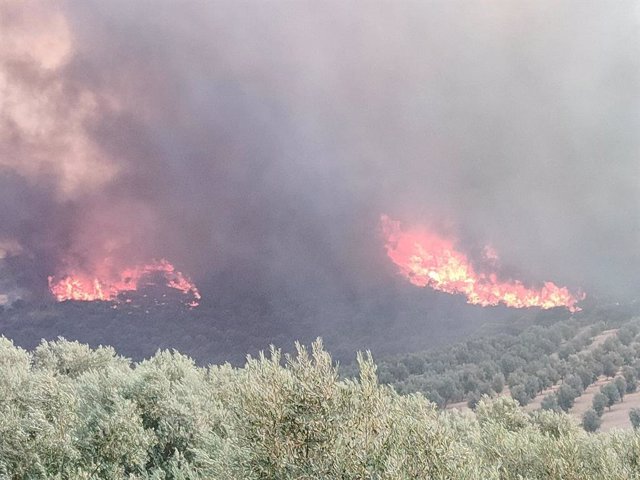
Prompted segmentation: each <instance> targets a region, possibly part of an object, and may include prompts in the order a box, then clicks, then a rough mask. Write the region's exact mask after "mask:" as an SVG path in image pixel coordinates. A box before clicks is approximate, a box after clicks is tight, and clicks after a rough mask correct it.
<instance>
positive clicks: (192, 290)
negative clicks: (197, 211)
mask: <svg viewBox="0 0 640 480" xmlns="http://www.w3.org/2000/svg"><path fill="white" fill-rule="evenodd" d="M153 275H161V276H162V278H163V279H164V281H165V282H166V286H167V287H169V288H173V289H176V290H179V291H180V292H182V293H183V294H185V295H188V296H189V298H190V299H191V300H190V302H189V303H188V305H189V306H191V307H196V306H198V304H199V300H200V298H201V296H200V292H199V291H198V288H197V287H196V286H195V285H194V284H193V283H192V282H191V281H190V280H189V279H188V278H187V276H185V275H184V274H183V273H182V272H179V271H177V270H176V269H175V267H174V266H173V265H172V264H171V263H169V262H168V261H167V260H165V259H162V260H160V261H156V262H153V263H150V264H148V265H138V266H135V267H133V268H127V269H125V270H123V271H122V272H120V273H119V274H118V275H116V276H115V277H114V278H97V277H94V276H91V275H86V274H82V273H73V274H69V275H65V276H64V277H63V278H61V279H60V280H57V279H55V278H54V277H53V276H51V277H49V290H50V291H51V293H52V294H53V296H54V297H55V298H56V300H58V301H59V302H63V301H65V300H80V301H94V300H108V301H114V300H117V299H118V296H119V295H120V294H121V293H124V292H132V291H135V290H138V288H139V287H140V286H142V285H143V282H144V281H145V279H148V278H149V277H150V276H153Z"/></svg>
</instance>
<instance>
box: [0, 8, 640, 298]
mask: <svg viewBox="0 0 640 480" xmlns="http://www.w3.org/2000/svg"><path fill="white" fill-rule="evenodd" d="M639 27H640V10H639V9H638V5H637V4H636V3H635V2H631V1H622V2H616V3H615V5H612V4H611V3H603V2H596V1H563V2H553V1H542V2H514V3H510V2H490V3H486V2H476V3H472V2H459V3H457V2H400V3H393V4H392V3H388V2H379V3H371V2H362V3H358V2H356V3H348V4H345V3H342V2H320V3H318V2H311V1H303V2H257V1H249V2H235V1H234V2H232V1H229V2H210V3H207V2H203V3H199V2H186V3H185V2H150V1H143V2H127V1H110V2H99V1H85V2H52V3H41V2H20V1H13V0H9V1H6V0H4V1H3V2H1V3H0V102H2V103H1V107H0V200H1V203H0V205H2V208H1V209H0V278H2V281H1V282H0V294H3V295H12V296H13V297H15V296H17V295H19V294H22V293H24V292H31V293H35V294H39V295H40V294H44V293H45V292H46V288H47V276H48V275H56V274H64V273H65V272H66V271H67V270H68V269H70V268H80V269H84V270H88V271H91V270H92V269H94V268H95V267H96V265H97V264H98V263H100V262H103V261H104V259H105V258H108V259H110V262H112V263H113V264H114V267H118V266H120V267H124V266H129V265H132V264H136V263H139V262H148V261H150V260H151V259H158V258H168V259H170V260H171V261H172V262H174V263H175V264H176V266H177V267H179V268H180V269H181V270H182V271H185V272H188V274H189V275H190V276H191V277H192V278H194V280H195V281H196V283H201V284H203V285H204V286H205V287H206V286H207V285H209V291H213V290H215V286H214V287H211V285H213V284H215V281H216V280H215V279H216V278H217V279H220V278H221V279H222V281H226V279H230V278H232V277H233V278H235V279H236V280H234V282H236V283H238V284H243V285H246V288H247V289H248V290H251V289H263V290H265V291H268V292H269V295H273V296H278V295H294V296H300V297H302V298H304V297H305V296H309V297H319V298H322V299H324V300H326V301H328V302H331V301H333V300H334V299H336V298H340V301H355V300H356V299H357V298H358V297H359V296H360V295H362V294H363V292H366V291H367V290H368V289H369V288H370V287H372V286H373V285H377V284H378V283H380V282H384V281H385V280H384V278H386V276H388V275H393V274H394V273H395V270H394V268H393V266H392V265H390V264H389V262H388V260H387V259H386V258H385V251H384V242H383V240H382V239H381V238H380V234H379V226H378V222H379V218H380V215H381V214H382V213H388V214H389V215H391V216H393V217H394V218H398V219H400V220H402V221H403V222H406V223H408V224H424V225H428V226H430V227H431V228H433V229H434V230H437V231H439V232H442V233H443V234H450V235H453V236H455V237H457V238H459V239H460V242H461V244H462V245H463V246H465V247H466V250H467V251H469V252H471V254H473V251H474V249H479V248H482V247H483V246H484V245H487V244H490V245H492V246H493V247H495V249H496V250H497V251H498V252H500V255H501V260H502V263H503V264H504V265H505V266H506V267H507V272H509V271H511V270H512V271H513V272H514V274H517V275H519V276H521V277H524V278H526V279H528V280H530V281H531V282H541V281H544V280H552V281H554V282H559V283H561V284H567V285H571V286H575V287H581V288H582V289H584V290H585V291H587V292H592V291H593V292H597V293H602V294H607V295H615V296H619V297H620V298H624V297H627V296H632V295H633V294H635V291H634V290H635V287H636V285H637V282H638V281H639V280H640V273H639V272H640V254H639V253H638V252H639V249H638V246H639V245H640V242H639V240H640V202H639V201H640V178H639V177H640V172H639V165H640V163H639V158H640V156H639V154H640V137H639V136H638V131H639V128H640V28H639ZM3 257H4V260H2V258H3ZM509 269H511V270H509ZM3 289H4V291H3ZM202 291H203V296H206V295H207V291H206V288H202ZM21 292H22V293H21ZM13 297H12V298H13ZM239 301H240V300H239Z"/></svg>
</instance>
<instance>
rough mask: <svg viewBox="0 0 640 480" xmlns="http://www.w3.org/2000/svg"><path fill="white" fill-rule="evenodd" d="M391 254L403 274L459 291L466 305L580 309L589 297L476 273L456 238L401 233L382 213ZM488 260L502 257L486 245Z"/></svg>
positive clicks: (423, 232)
mask: <svg viewBox="0 0 640 480" xmlns="http://www.w3.org/2000/svg"><path fill="white" fill-rule="evenodd" d="M380 222H381V226H382V231H383V234H384V236H385V240H386V249H387V255H388V256H389V258H390V259H391V260H392V261H393V262H394V263H395V264H396V265H397V266H398V267H400V272H401V273H402V275H404V276H405V277H407V279H408V280H409V281H410V282H411V283H412V284H414V285H417V286H419V287H427V286H429V287H431V288H433V289H435V290H439V291H441V292H446V293H451V294H456V293H460V294H463V295H465V296H466V297H467V303H471V304H475V305H482V306H488V305H498V304H500V303H502V304H504V305H506V306H508V307H513V308H525V307H540V308H543V309H548V308H554V307H565V308H567V309H568V310H569V311H571V312H576V311H579V310H580V308H579V307H578V306H576V303H577V302H578V301H580V300H582V299H584V297H585V295H584V294H582V295H578V296H574V295H573V294H571V293H570V292H569V290H568V289H567V288H566V287H558V286H557V285H555V284H554V283H552V282H544V285H543V286H542V288H539V289H534V288H529V287H526V286H524V285H523V284H522V282H520V281H518V280H509V281H501V280H499V279H498V275H497V274H496V273H495V272H477V271H476V270H475V269H474V267H473V265H472V264H471V262H470V261H469V259H468V258H467V256H466V255H465V254H463V253H461V252H459V251H457V250H456V248H455V245H454V242H453V241H452V240H449V239H445V238H442V237H440V236H438V235H436V234H434V233H432V232H429V231H427V230H425V229H421V228H420V229H413V230H407V231H403V230H402V229H401V227H400V222H397V221H394V220H392V219H390V218H389V217H388V216H386V215H383V216H382V217H381V220H380ZM484 251H485V256H486V257H487V260H488V261H489V262H488V263H490V264H495V262H497V259H498V256H497V253H496V252H495V250H494V249H493V248H492V247H486V248H485V250H484Z"/></svg>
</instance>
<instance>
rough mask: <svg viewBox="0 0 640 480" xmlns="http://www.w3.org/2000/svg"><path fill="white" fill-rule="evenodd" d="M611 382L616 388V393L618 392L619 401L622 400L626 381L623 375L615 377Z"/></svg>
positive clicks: (625, 390)
mask: <svg viewBox="0 0 640 480" xmlns="http://www.w3.org/2000/svg"><path fill="white" fill-rule="evenodd" d="M613 383H614V384H615V386H616V388H617V389H618V393H619V394H620V401H622V399H623V398H624V395H625V394H626V393H627V381H626V380H625V379H624V377H616V378H615V380H614V381H613Z"/></svg>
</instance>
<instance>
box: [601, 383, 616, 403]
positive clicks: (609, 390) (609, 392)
mask: <svg viewBox="0 0 640 480" xmlns="http://www.w3.org/2000/svg"><path fill="white" fill-rule="evenodd" d="M600 392H601V393H602V394H603V395H604V396H605V397H606V398H607V407H609V408H611V407H612V406H613V405H614V404H615V403H617V402H619V401H620V391H619V390H618V387H617V386H616V384H615V383H614V382H609V383H607V384H606V385H604V386H602V388H600Z"/></svg>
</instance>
